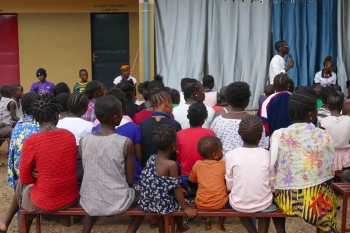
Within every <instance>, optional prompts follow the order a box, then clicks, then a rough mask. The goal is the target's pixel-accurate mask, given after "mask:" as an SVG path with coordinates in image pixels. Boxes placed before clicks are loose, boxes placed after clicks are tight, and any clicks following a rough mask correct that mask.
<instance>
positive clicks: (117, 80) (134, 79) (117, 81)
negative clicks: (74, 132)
mask: <svg viewBox="0 0 350 233" xmlns="http://www.w3.org/2000/svg"><path fill="white" fill-rule="evenodd" d="M128 80H132V81H133V82H134V84H136V83H137V80H136V78H134V77H133V76H131V75H129V78H128ZM120 81H122V76H121V75H119V76H118V77H116V78H115V79H114V81H113V83H114V84H115V85H117V84H118V83H120Z"/></svg>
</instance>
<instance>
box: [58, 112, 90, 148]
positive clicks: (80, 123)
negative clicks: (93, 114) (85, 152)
mask: <svg viewBox="0 0 350 233" xmlns="http://www.w3.org/2000/svg"><path fill="white" fill-rule="evenodd" d="M93 127H94V124H93V123H92V122H89V121H85V120H83V119H81V118H78V117H65V118H63V119H62V120H59V121H58V123H57V128H60V129H66V130H68V131H70V132H71V133H72V134H74V136H75V140H76V144H77V146H79V141H80V139H81V138H84V137H86V136H88V135H89V134H91V131H92V128H93Z"/></svg>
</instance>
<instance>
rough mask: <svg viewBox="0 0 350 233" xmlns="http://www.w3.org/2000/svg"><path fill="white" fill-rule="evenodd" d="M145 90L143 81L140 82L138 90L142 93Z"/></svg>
mask: <svg viewBox="0 0 350 233" xmlns="http://www.w3.org/2000/svg"><path fill="white" fill-rule="evenodd" d="M143 90H144V87H143V83H140V84H139V85H138V86H137V91H138V92H139V93H140V94H141V95H142V92H143Z"/></svg>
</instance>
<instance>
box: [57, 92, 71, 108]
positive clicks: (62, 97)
mask: <svg viewBox="0 0 350 233" xmlns="http://www.w3.org/2000/svg"><path fill="white" fill-rule="evenodd" d="M68 98H69V94H68V93H60V94H58V95H57V96H56V99H57V100H58V102H59V104H60V105H61V107H62V108H61V110H62V112H67V111H68Z"/></svg>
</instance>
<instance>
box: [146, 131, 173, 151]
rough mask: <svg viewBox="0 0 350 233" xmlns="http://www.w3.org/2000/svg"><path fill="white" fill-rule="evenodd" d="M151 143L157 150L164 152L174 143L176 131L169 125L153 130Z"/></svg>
mask: <svg viewBox="0 0 350 233" xmlns="http://www.w3.org/2000/svg"><path fill="white" fill-rule="evenodd" d="M152 141H153V144H154V145H155V147H156V148H157V150H159V151H165V150H166V149H168V148H169V147H171V146H172V144H173V143H174V142H175V143H176V130H175V128H174V127H172V126H170V125H161V126H158V127H157V128H155V129H154V131H153V133H152Z"/></svg>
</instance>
